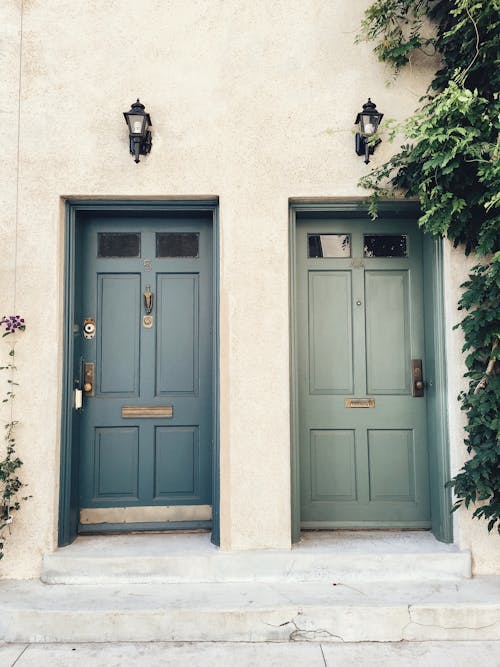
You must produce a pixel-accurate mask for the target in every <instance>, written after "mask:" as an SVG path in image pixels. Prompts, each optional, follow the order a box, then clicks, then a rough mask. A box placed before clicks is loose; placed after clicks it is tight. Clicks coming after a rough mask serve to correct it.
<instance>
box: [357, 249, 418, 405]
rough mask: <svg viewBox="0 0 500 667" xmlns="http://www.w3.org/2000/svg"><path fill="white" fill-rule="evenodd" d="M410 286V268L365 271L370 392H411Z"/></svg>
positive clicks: (368, 386)
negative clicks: (408, 269) (409, 360)
mask: <svg viewBox="0 0 500 667" xmlns="http://www.w3.org/2000/svg"><path fill="white" fill-rule="evenodd" d="M377 261H378V262H381V260H377ZM387 261H388V262H389V261H391V260H387ZM381 263H382V262H381ZM408 289H409V285H408V271H407V270H404V271H383V270H376V271H371V270H366V271H365V301H366V309H365V312H366V357H367V363H366V370H367V391H368V393H369V394H409V393H410V392H411V386H410V376H411V374H410V364H409V363H408V359H409V358H410V322H409V316H410V312H409V303H408V302H409V293H408Z"/></svg>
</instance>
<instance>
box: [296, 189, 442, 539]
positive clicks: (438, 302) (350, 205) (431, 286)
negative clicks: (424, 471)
mask: <svg viewBox="0 0 500 667" xmlns="http://www.w3.org/2000/svg"><path fill="white" fill-rule="evenodd" d="M315 213H317V214H318V217H320V216H321V215H322V214H323V216H324V215H325V214H327V215H328V217H329V218H331V219H335V218H339V219H340V218H341V219H344V220H345V219H346V218H347V219H348V218H351V219H353V220H354V219H357V220H359V219H366V218H367V217H368V202H367V200H366V199H351V200H327V199H321V200H318V199H296V200H290V203H289V284H290V297H289V312H290V435H291V437H290V443H291V517H292V541H293V542H296V541H298V540H299V538H300V531H301V527H300V450H299V391H298V379H299V378H298V373H299V369H298V322H297V268H296V265H297V258H296V252H297V251H296V228H297V219H300V218H301V217H302V216H303V218H305V219H307V217H309V216H311V218H312V222H313V224H314V217H313V216H314V214H315ZM311 214H312V215H311ZM378 214H379V218H380V219H398V220H401V221H408V222H411V221H413V222H416V221H417V219H418V217H419V215H420V208H419V206H418V203H417V202H412V201H398V200H396V201H385V202H379V204H378ZM423 241H424V243H423V254H424V275H425V276H426V280H425V281H424V304H425V308H424V310H425V320H426V323H425V324H426V326H425V345H426V360H427V365H432V366H433V374H434V377H435V378H436V382H435V386H436V391H435V392H433V395H432V396H430V395H428V396H427V410H428V415H429V418H428V428H427V432H428V445H429V484H430V499H431V522H432V532H433V533H434V536H435V537H436V538H437V539H438V540H440V541H442V542H453V521H452V517H451V508H452V499H451V490H450V489H448V488H445V484H446V482H447V481H448V480H449V479H450V476H451V475H450V451H449V438H448V408H447V400H446V398H447V386H446V348H445V314H444V281H443V250H442V239H433V238H431V237H429V236H428V235H424V237H423ZM427 394H429V392H427Z"/></svg>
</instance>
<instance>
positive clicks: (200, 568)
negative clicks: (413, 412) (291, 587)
mask: <svg viewBox="0 0 500 667" xmlns="http://www.w3.org/2000/svg"><path fill="white" fill-rule="evenodd" d="M470 576H471V556H470V552H469V551H459V550H458V549H457V548H456V547H455V546H454V545H449V544H442V543H441V542H438V541H437V540H436V539H435V538H434V537H433V535H432V534H431V533H428V532H424V531H407V532H397V531H394V532H390V531H387V532H384V531H366V532H365V531H363V532H359V533H357V532H352V531H335V532H326V533H324V532H323V533H319V532H316V533H315V532H311V533H304V534H303V537H302V539H301V541H300V542H299V543H298V544H297V545H294V546H293V547H292V548H291V549H288V550H269V551H266V550H260V551H242V552H230V553H229V552H223V551H221V550H220V549H218V548H217V547H215V546H214V545H212V544H211V543H210V537H209V535H208V534H207V533H193V534H142V535H108V536H102V535H101V536H81V537H79V538H78V539H77V540H76V541H75V542H74V543H73V544H71V545H70V546H68V547H64V548H62V549H58V550H57V551H55V552H54V553H50V554H46V555H45V557H44V561H43V571H42V577H41V578H42V581H43V582H45V583H50V584H85V583H87V584H134V583H135V584H140V583H203V582H204V583H211V582H228V583H229V582H252V581H255V582H282V583H284V582H305V581H309V582H315V581H319V582H322V581H325V580H327V581H331V582H337V583H345V584H356V583H358V582H364V581H388V582H394V581H424V582H425V581H438V580H439V581H452V580H460V579H461V578H464V577H465V578H467V577H470Z"/></svg>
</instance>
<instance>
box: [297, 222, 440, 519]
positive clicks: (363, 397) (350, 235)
mask: <svg viewBox="0 0 500 667" xmlns="http://www.w3.org/2000/svg"><path fill="white" fill-rule="evenodd" d="M296 247H297V260H296V261H297V267H296V268H297V295H298V304H297V312H298V326H297V330H298V341H299V361H298V376H299V422H300V435H299V438H300V445H299V447H300V481H301V525H302V527H306V528H307V527H309V528H334V527H346V528H349V527H350V528H355V527H367V528H369V527H395V528H396V527H399V528H402V527H408V528H411V527H414V528H416V527H419V528H426V527H429V526H430V509H429V483H428V453H427V437H426V429H427V423H426V402H425V397H424V396H414V395H413V394H414V393H417V394H418V393H422V391H418V390H417V391H416V392H414V385H415V384H416V379H418V378H417V377H416V376H415V373H416V372H417V373H418V371H415V370H414V365H415V363H416V364H417V365H418V361H419V360H422V362H423V360H424V356H425V351H424V322H423V312H424V311H423V276H422V238H421V234H420V231H419V230H418V228H417V226H416V225H411V226H409V225H408V224H406V223H398V222H397V221H387V222H376V223H373V222H370V221H360V220H349V219H346V220H327V219H325V218H324V217H323V218H322V219H317V220H310V221H308V222H305V221H302V222H299V223H298V226H297V246H296ZM413 360H416V361H413ZM412 362H413V363H412ZM424 373H425V368H424Z"/></svg>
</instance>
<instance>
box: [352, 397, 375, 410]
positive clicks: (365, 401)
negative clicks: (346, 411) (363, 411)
mask: <svg viewBox="0 0 500 667" xmlns="http://www.w3.org/2000/svg"><path fill="white" fill-rule="evenodd" d="M345 407H346V408H374V407H375V399H373V398H347V399H346V402H345Z"/></svg>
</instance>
